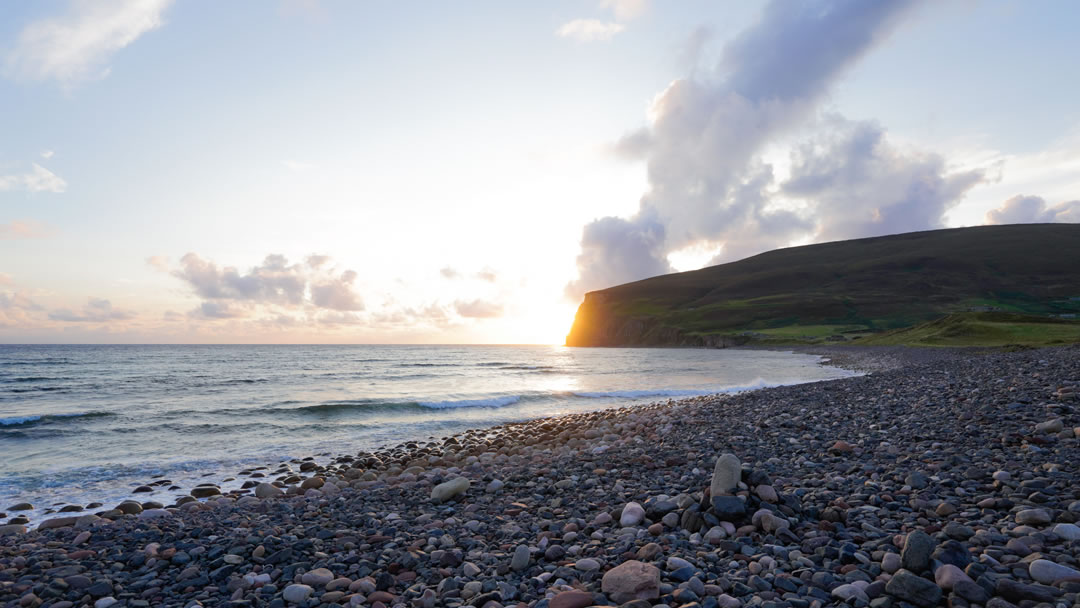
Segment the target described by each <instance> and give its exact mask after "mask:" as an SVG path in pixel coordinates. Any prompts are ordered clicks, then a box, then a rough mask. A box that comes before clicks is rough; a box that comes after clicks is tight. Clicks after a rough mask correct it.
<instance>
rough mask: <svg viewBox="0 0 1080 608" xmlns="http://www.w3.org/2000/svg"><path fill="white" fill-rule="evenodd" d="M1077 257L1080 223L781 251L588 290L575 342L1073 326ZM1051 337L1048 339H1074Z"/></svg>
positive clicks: (811, 337) (806, 339) (789, 339)
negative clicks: (1019, 319)
mask: <svg viewBox="0 0 1080 608" xmlns="http://www.w3.org/2000/svg"><path fill="white" fill-rule="evenodd" d="M1076 260H1080V224H1022V225H1021V224H1018V225H1006V226H974V227H969V228H950V229H944V230H930V231H924V232H912V233H907V234H897V235H890V236H882V237H871V238H864V239H855V240H850V241H837V242H832V243H820V244H815V245H806V246H801V247H790V248H784V249H777V250H774V251H769V252H766V253H762V254H759V255H756V256H752V257H749V258H746V259H743V260H739V261H736V262H731V263H728V264H721V265H718V266H710V267H707V268H702V269H700V270H694V271H690V272H681V273H674V274H667V275H661V276H658V277H653V278H650V279H644V280H641V281H635V282H632V283H626V284H623V285H616V286H614V287H609V288H607V289H603V290H599V291H592V292H589V293H587V294H585V299H584V301H583V302H582V303H581V305H580V307H579V308H578V311H577V315H576V316H575V318H574V324H573V326H572V327H571V329H570V333H569V334H568V335H567V336H566V345H567V346H686V347H711V348H725V347H731V346H739V345H742V344H746V343H748V342H754V343H769V344H790V343H803V344H805V343H817V342H849V341H855V340H866V339H869V338H870V337H873V336H877V335H880V334H883V333H885V332H895V331H896V330H899V329H903V328H910V327H915V326H918V325H920V324H923V323H927V322H930V321H933V320H935V319H941V318H943V317H946V316H948V315H954V314H978V313H998V312H1000V313H1010V314H1018V315H1034V316H1037V317H1042V318H1045V319H1058V320H1073V319H1076V318H1078V317H1080V264H1077V263H1076ZM984 321H985V319H984ZM1028 321H1030V320H1028ZM1028 321H1025V323H1026V324H1028V325H1030V323H1029V322H1028ZM999 325H1000V324H999ZM985 329H986V328H984V330H985ZM993 329H994V330H995V331H999V330H1001V331H1005V330H1009V328H1008V327H1005V328H1002V327H996V328H993ZM1029 329H1030V328H1029ZM1052 329H1053V331H1052V332H1044V333H1046V335H1047V340H1049V339H1051V337H1052V338H1053V339H1054V340H1057V341H1069V340H1070V339H1071V338H1069V337H1068V336H1063V335H1061V331H1062V330H1061V327H1055V328H1052ZM950 331H952V330H950ZM1006 333H1007V332H1006ZM1014 333H1017V334H1018V335H1019V336H1020V337H1021V338H1023V337H1024V336H1023V332H1020V331H1019V330H1017V331H1016V332H1014ZM1051 334H1054V335H1053V336H1051ZM1070 335H1071V334H1070ZM1000 339H1011V338H1000Z"/></svg>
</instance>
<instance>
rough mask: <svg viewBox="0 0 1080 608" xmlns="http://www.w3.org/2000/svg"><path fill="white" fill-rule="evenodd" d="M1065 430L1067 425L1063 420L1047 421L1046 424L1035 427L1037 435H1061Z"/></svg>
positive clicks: (1041, 423)
mask: <svg viewBox="0 0 1080 608" xmlns="http://www.w3.org/2000/svg"><path fill="white" fill-rule="evenodd" d="M1064 429H1065V425H1064V424H1063V423H1062V422H1061V418H1054V419H1053V420H1047V421H1046V422H1040V423H1039V424H1036V425H1035V432H1036V433H1047V434H1050V433H1060V432H1061V431H1063V430H1064Z"/></svg>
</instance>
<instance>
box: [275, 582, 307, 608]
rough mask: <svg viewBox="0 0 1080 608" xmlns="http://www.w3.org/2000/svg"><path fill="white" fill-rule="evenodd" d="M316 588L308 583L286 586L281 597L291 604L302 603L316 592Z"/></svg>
mask: <svg viewBox="0 0 1080 608" xmlns="http://www.w3.org/2000/svg"><path fill="white" fill-rule="evenodd" d="M314 591H315V590H314V589H312V588H311V587H308V586H307V585H289V586H288V587H285V591H284V592H282V594H281V597H282V598H284V599H285V601H286V602H289V603H290V604H302V603H304V602H306V601H307V598H308V597H310V596H311V594H312V593H314Z"/></svg>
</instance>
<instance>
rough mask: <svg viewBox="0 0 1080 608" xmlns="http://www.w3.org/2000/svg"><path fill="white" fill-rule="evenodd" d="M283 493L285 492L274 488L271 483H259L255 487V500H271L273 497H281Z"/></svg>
mask: <svg viewBox="0 0 1080 608" xmlns="http://www.w3.org/2000/svg"><path fill="white" fill-rule="evenodd" d="M284 493H285V490H282V489H281V488H279V487H277V486H275V485H274V484H272V483H266V482H263V483H260V484H259V485H257V486H255V496H256V497H257V498H272V497H274V496H281V495H282V494H284Z"/></svg>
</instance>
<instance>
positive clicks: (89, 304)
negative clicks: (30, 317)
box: [49, 298, 136, 323]
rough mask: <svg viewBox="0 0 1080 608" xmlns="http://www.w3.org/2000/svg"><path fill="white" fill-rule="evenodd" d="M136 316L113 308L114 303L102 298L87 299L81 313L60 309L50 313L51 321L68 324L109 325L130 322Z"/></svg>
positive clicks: (128, 311) (127, 311) (130, 312)
mask: <svg viewBox="0 0 1080 608" xmlns="http://www.w3.org/2000/svg"><path fill="white" fill-rule="evenodd" d="M135 316H136V315H135V313H134V312H132V311H130V310H123V309H119V308H113V305H112V302H110V301H108V300H105V299H102V298H87V301H86V304H85V305H84V306H83V307H82V310H81V311H80V312H75V311H73V310H71V309H69V308H58V309H56V310H53V311H51V312H49V319H50V320H52V321H64V322H66V323H109V322H111V321H128V320H130V319H134V318H135Z"/></svg>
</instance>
